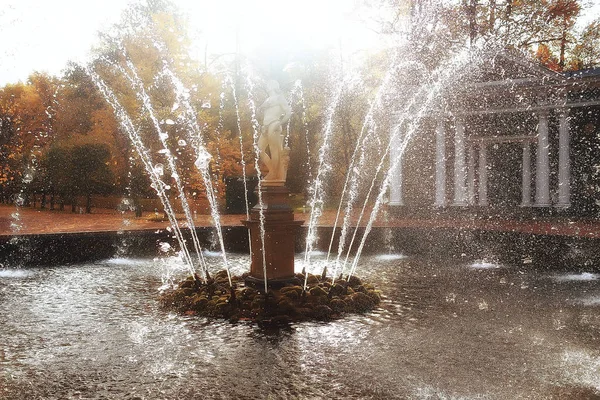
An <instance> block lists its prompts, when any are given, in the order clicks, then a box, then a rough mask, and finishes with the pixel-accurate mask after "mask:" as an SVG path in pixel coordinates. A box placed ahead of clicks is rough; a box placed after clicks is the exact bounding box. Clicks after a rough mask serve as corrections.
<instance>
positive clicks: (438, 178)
mask: <svg viewBox="0 0 600 400" xmlns="http://www.w3.org/2000/svg"><path fill="white" fill-rule="evenodd" d="M435 206H436V207H445V206H446V131H445V130H444V120H443V119H442V118H440V119H438V121H437V127H436V129H435Z"/></svg>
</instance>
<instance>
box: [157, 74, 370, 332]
mask: <svg viewBox="0 0 600 400" xmlns="http://www.w3.org/2000/svg"><path fill="white" fill-rule="evenodd" d="M267 92H268V97H267V99H266V100H265V101H264V103H263V104H262V105H261V106H260V107H259V111H260V112H262V114H263V124H262V126H261V129H260V132H261V133H260V136H259V138H258V141H257V147H256V150H257V153H258V154H259V158H260V160H261V162H262V163H263V164H264V165H265V167H266V168H267V170H268V173H267V174H266V175H265V176H264V178H263V179H261V180H260V181H259V184H258V187H257V189H256V192H257V195H258V198H259V202H258V204H256V206H254V208H253V209H252V211H251V212H250V213H249V218H248V219H246V220H244V221H242V222H243V223H244V225H245V226H246V227H247V228H248V229H249V239H250V249H251V265H250V272H249V273H245V274H243V275H242V276H241V277H238V276H234V277H231V276H230V275H229V272H228V270H225V271H221V272H219V273H217V274H216V275H215V276H214V277H210V276H209V275H208V273H207V279H206V280H205V281H204V283H201V282H200V281H201V279H200V277H198V276H197V275H196V274H193V275H192V276H190V277H189V278H188V279H187V280H184V281H183V282H181V283H179V285H178V286H177V288H176V289H175V290H172V291H167V292H166V293H165V294H163V295H162V297H161V302H162V303H163V304H164V305H165V306H166V307H170V308H174V309H176V310H178V311H180V312H184V313H193V314H198V315H201V316H209V317H219V318H227V319H230V320H233V321H237V320H250V321H258V322H261V323H266V322H268V323H277V324H278V323H289V322H291V321H302V320H308V319H319V320H329V319H332V318H339V317H340V316H342V315H344V314H346V313H352V312H365V311H369V310H371V309H372V308H373V307H375V306H377V304H379V302H380V300H381V294H380V292H379V291H378V290H375V288H374V287H373V286H372V285H370V284H367V283H363V282H362V281H361V280H360V279H359V278H357V277H354V276H352V277H348V278H349V279H348V280H347V281H342V283H340V282H338V283H337V284H336V283H335V277H333V278H329V277H327V275H326V272H327V268H325V269H324V270H323V273H322V274H321V275H320V276H317V275H312V274H310V273H308V272H306V271H304V272H303V273H301V274H296V273H295V268H294V257H295V245H296V233H297V231H298V228H299V227H300V226H301V225H302V223H303V222H302V221H295V220H294V212H293V210H292V208H291V206H290V204H289V200H288V198H289V191H288V189H287V188H286V187H285V182H286V176H287V170H288V165H289V157H290V156H289V154H290V149H289V148H288V147H286V146H284V137H283V125H284V124H285V123H286V122H287V121H288V120H289V118H290V116H291V108H290V106H289V105H288V103H287V100H286V99H285V97H284V96H283V94H282V93H281V91H280V89H279V84H278V82H277V81H273V80H272V81H269V82H268V83H267ZM204 163H206V158H202V155H201V156H200V158H199V159H198V160H197V162H196V165H197V166H198V167H199V168H200V167H202V166H203V164H204Z"/></svg>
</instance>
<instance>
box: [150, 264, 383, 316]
mask: <svg viewBox="0 0 600 400" xmlns="http://www.w3.org/2000/svg"><path fill="white" fill-rule="evenodd" d="M301 278H302V279H301ZM303 278H304V275H301V277H298V276H297V279H298V281H303ZM308 281H309V282H310V284H309V285H308V287H307V290H306V292H305V291H304V288H303V286H301V285H297V284H296V285H288V286H285V287H283V288H281V289H271V290H269V292H268V293H267V294H266V295H265V294H263V293H261V292H260V291H259V290H257V288H254V287H250V286H247V287H246V286H244V284H243V283H241V284H240V283H239V282H240V277H235V276H234V277H232V282H238V284H236V285H234V289H232V288H231V287H230V286H229V281H228V278H227V273H226V272H225V271H220V272H218V273H217V274H215V275H214V277H213V278H211V280H210V283H209V284H208V285H206V284H204V283H202V282H195V281H194V280H193V278H192V277H189V278H187V279H185V280H184V281H182V282H181V283H180V284H179V285H178V287H177V288H175V289H173V290H172V291H169V292H167V293H165V294H163V295H162V296H161V298H160V301H161V303H162V305H163V306H164V307H168V308H172V309H175V310H177V311H178V312H181V313H184V314H187V315H199V316H205V317H213V318H223V319H227V320H230V321H238V320H250V321H255V322H260V323H277V324H279V323H289V322H294V321H304V320H312V319H316V320H322V321H327V320H330V319H333V318H340V317H341V316H343V315H344V314H346V313H349V312H365V311H368V310H371V309H373V308H374V307H376V306H377V304H379V302H380V301H381V292H379V291H378V290H375V289H374V287H373V285H370V284H368V283H363V282H362V281H360V279H358V278H356V279H352V278H351V279H350V281H349V282H346V281H344V280H338V281H336V283H335V284H333V285H332V284H331V282H332V279H331V278H328V277H325V278H323V277H320V278H319V277H318V276H317V275H310V274H309V275H308ZM351 283H353V284H355V286H354V287H352V286H351ZM232 294H233V295H234V298H232V297H231V296H232Z"/></svg>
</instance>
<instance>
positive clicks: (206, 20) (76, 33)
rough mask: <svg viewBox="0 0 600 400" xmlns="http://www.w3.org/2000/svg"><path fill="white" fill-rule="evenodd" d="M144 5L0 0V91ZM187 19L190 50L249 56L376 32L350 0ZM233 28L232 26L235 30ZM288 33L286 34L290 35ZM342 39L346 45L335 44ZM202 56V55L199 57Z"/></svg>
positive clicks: (78, 51) (237, 1) (262, 2)
mask: <svg viewBox="0 0 600 400" xmlns="http://www.w3.org/2000/svg"><path fill="white" fill-rule="evenodd" d="M136 1H144V0H102V1H82V0H52V1H49V0H0V37H1V38H2V40H1V41H0V86H3V85H5V84H6V83H14V82H17V81H25V80H26V79H27V77H28V76H29V75H30V74H31V73H32V72H33V71H40V72H47V73H50V74H53V75H58V74H60V73H61V70H62V69H64V67H65V66H66V64H67V62H68V61H69V60H71V61H76V62H83V61H85V60H86V59H87V58H88V57H89V51H90V49H91V48H92V46H93V44H94V43H95V42H96V41H97V33H98V31H102V30H107V29H109V28H110V27H111V26H112V25H113V24H115V23H116V22H118V21H119V19H120V17H121V13H122V12H123V10H124V9H125V8H126V7H127V6H128V5H129V4H130V3H132V2H136ZM586 1H587V3H588V4H589V5H590V7H589V8H588V9H587V10H585V15H584V16H583V17H582V18H581V22H582V24H583V23H586V22H589V21H591V20H593V19H594V18H596V17H598V16H600V0H586ZM176 3H179V5H180V7H181V8H182V9H183V10H185V13H186V15H188V16H189V19H190V28H191V35H192V37H194V38H196V39H197V41H196V52H197V53H198V57H203V52H204V49H206V48H210V49H214V51H218V52H227V51H233V49H234V48H233V43H235V35H236V29H239V30H241V31H242V32H243V33H242V34H241V35H238V37H239V36H241V37H242V38H241V41H242V42H243V45H244V46H245V50H246V51H248V52H250V51H253V50H254V49H256V47H257V46H259V43H261V42H264V41H272V42H277V41H278V40H280V41H281V40H282V39H281V37H276V35H273V32H274V31H277V30H281V31H283V30H285V31H286V32H288V34H287V35H286V36H285V37H286V40H288V41H291V43H284V44H282V45H283V46H287V47H306V46H309V47H311V48H319V47H326V46H332V45H336V44H337V45H342V46H344V47H346V48H348V47H349V48H351V50H352V49H353V48H360V47H364V46H368V45H369V43H374V42H375V41H376V39H375V38H374V35H375V34H374V32H372V31H369V30H368V29H366V28H365V27H364V26H362V28H357V26H359V24H358V23H357V22H358V21H355V20H352V19H351V18H350V19H349V18H348V15H349V10H350V8H352V3H353V1H351V0H304V1H302V2H300V3H301V4H302V6H300V7H296V8H293V4H298V3H296V2H291V1H281V0H252V1H249V0H219V1H214V0H176ZM236 27H237V28H236ZM289 32H291V34H289ZM342 37H343V41H344V43H341V41H342ZM201 53H202V54H201Z"/></svg>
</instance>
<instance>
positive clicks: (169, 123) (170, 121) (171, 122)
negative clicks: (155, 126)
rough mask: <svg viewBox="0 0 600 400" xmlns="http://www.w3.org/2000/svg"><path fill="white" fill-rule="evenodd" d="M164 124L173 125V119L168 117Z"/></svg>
mask: <svg viewBox="0 0 600 400" xmlns="http://www.w3.org/2000/svg"><path fill="white" fill-rule="evenodd" d="M165 124H167V125H175V121H173V120H172V119H170V118H169V119H167V120H165Z"/></svg>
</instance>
